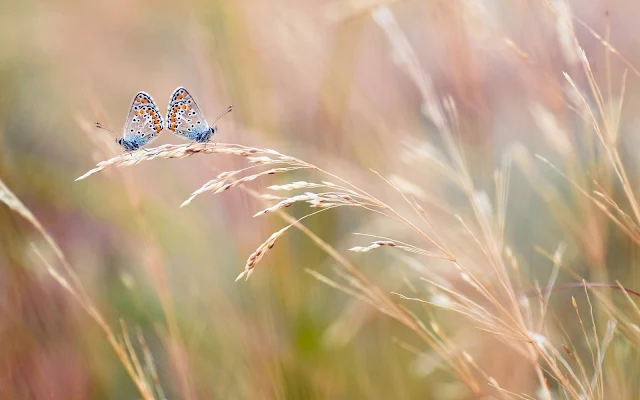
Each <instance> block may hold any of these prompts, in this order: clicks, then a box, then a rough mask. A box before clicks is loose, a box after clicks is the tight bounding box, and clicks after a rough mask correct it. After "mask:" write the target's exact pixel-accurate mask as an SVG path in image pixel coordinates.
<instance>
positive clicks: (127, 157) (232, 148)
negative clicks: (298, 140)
mask: <svg viewBox="0 0 640 400" xmlns="http://www.w3.org/2000/svg"><path fill="white" fill-rule="evenodd" d="M194 154H228V155H235V156H241V157H247V158H248V159H249V161H250V162H253V163H257V164H277V163H287V164H296V163H299V164H298V165H305V164H304V163H302V162H301V161H300V160H298V159H296V158H293V157H289V156H285V155H282V154H280V153H278V152H277V151H275V150H269V149H257V148H254V147H247V146H242V145H239V144H227V143H216V144H209V143H196V144H179V145H176V144H165V145H163V146H159V147H155V148H151V149H144V150H138V151H136V152H133V153H124V154H120V155H118V156H116V157H113V158H110V159H108V160H106V161H102V162H99V163H98V164H97V165H96V167H95V168H93V169H91V170H90V171H88V172H87V173H85V174H84V175H82V176H80V177H79V178H77V179H76V181H79V180H82V179H85V178H87V177H88V176H91V175H93V174H95V173H97V172H100V171H102V170H104V169H105V168H108V167H128V166H131V165H136V164H139V163H141V162H143V161H150V160H155V159H160V158H187V157H191V156H192V155H194Z"/></svg>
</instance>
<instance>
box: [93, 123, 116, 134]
mask: <svg viewBox="0 0 640 400" xmlns="http://www.w3.org/2000/svg"><path fill="white" fill-rule="evenodd" d="M96 128H99V129H104V130H105V131H108V132H111V133H112V134H113V135H115V136H116V137H118V134H117V133H116V132H115V131H114V130H113V129H111V128H109V127H107V126H105V125H102V124H101V123H100V122H96Z"/></svg>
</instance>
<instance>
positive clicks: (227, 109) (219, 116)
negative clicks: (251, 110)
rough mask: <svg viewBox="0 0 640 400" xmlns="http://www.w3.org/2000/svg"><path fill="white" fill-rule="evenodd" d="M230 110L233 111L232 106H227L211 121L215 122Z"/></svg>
mask: <svg viewBox="0 0 640 400" xmlns="http://www.w3.org/2000/svg"><path fill="white" fill-rule="evenodd" d="M231 111H233V106H229V107H227V108H226V109H225V110H224V111H223V112H221V113H220V115H218V116H217V117H216V119H214V120H213V123H214V124H215V123H216V121H217V120H219V119H220V118H222V117H224V116H225V115H227V114H229V113H230V112H231Z"/></svg>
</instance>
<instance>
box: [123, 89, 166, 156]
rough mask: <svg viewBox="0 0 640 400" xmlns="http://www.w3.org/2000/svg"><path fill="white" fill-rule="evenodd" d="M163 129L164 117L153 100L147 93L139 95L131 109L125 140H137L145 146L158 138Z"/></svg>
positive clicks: (125, 130)
mask: <svg viewBox="0 0 640 400" xmlns="http://www.w3.org/2000/svg"><path fill="white" fill-rule="evenodd" d="M162 127H163V121H162V115H160V111H159V110H158V107H157V106H156V103H155V102H154V101H153V98H152V97H151V96H149V95H148V94H147V93H145V92H140V93H138V94H137V95H136V97H135V98H134V99H133V103H132V104H131V108H130V109H129V115H128V116H127V122H126V123H125V125H124V133H123V139H124V140H125V141H132V140H135V141H136V142H139V144H140V146H143V145H145V144H147V143H149V142H150V141H151V140H153V139H155V138H156V137H158V135H159V134H160V131H162Z"/></svg>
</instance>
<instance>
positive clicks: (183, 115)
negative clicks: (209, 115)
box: [166, 87, 211, 140]
mask: <svg viewBox="0 0 640 400" xmlns="http://www.w3.org/2000/svg"><path fill="white" fill-rule="evenodd" d="M166 124H167V128H168V129H169V130H171V131H172V132H173V133H175V134H176V135H178V136H180V137H182V138H186V139H190V140H197V138H199V137H202V136H203V135H204V134H206V133H207V132H210V130H211V128H210V127H209V123H207V119H206V118H205V116H204V114H203V113H202V111H200V107H198V105H197V104H196V102H195V100H194V99H193V97H192V96H191V94H190V93H189V92H188V91H187V89H185V88H183V87H178V88H177V89H176V90H174V92H173V94H172V95H171V99H170V101H169V109H168V110H167V122H166Z"/></svg>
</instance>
